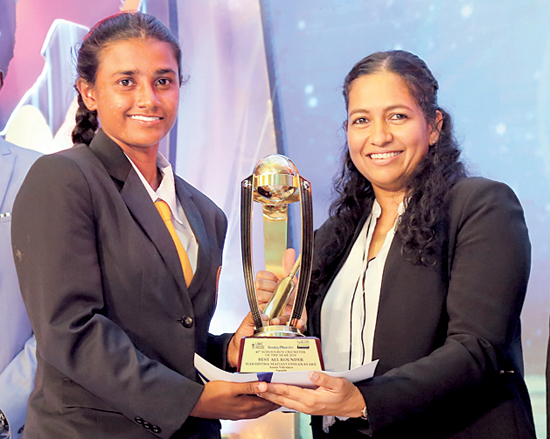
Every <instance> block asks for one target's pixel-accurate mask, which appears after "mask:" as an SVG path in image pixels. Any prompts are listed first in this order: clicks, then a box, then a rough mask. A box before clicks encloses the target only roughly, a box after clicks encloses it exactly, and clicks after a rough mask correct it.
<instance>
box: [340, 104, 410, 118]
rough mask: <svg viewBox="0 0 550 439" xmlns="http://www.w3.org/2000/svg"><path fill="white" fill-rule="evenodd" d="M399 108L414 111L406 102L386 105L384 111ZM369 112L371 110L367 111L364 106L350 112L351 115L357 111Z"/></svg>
mask: <svg viewBox="0 0 550 439" xmlns="http://www.w3.org/2000/svg"><path fill="white" fill-rule="evenodd" d="M399 109H405V110H409V111H413V109H412V108H410V107H409V106H407V105H405V104H398V105H390V106H389V107H385V108H384V111H393V110H399ZM368 112H369V111H367V110H365V109H363V108H358V109H356V110H353V111H352V112H351V113H349V116H353V115H354V114H356V113H368Z"/></svg>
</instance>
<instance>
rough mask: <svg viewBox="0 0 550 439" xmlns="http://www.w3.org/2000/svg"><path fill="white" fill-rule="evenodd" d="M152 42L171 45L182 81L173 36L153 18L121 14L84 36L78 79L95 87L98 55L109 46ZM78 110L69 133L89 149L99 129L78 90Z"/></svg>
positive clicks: (129, 13)
mask: <svg viewBox="0 0 550 439" xmlns="http://www.w3.org/2000/svg"><path fill="white" fill-rule="evenodd" d="M148 38H152V39H155V40H158V41H162V42H165V43H168V44H170V46H171V47H172V50H173V52H174V57H175V58H176V61H177V63H178V67H179V72H180V78H179V79H180V83H181V82H182V78H181V49H180V46H179V44H178V41H177V40H176V38H175V37H174V35H173V34H172V33H171V32H170V30H168V29H167V28H166V26H164V24H162V23H161V22H160V21H159V20H158V19H157V18H155V17H153V16H152V15H148V14H143V13H141V12H123V13H119V14H115V15H112V16H110V17H107V18H105V19H104V20H101V21H100V22H98V23H97V24H96V25H95V26H94V27H93V28H92V29H91V30H90V32H89V33H88V35H86V37H85V38H84V41H83V42H82V45H81V46H80V49H79V50H78V59H77V73H78V78H79V79H82V80H84V81H86V82H87V83H88V84H94V83H95V80H96V75H97V70H98V67H99V62H100V58H99V57H100V54H101V51H102V50H103V49H104V48H105V47H106V46H107V45H109V44H112V43H114V42H117V41H125V40H131V39H141V40H145V39H148ZM75 89H76V91H77V93H78V110H77V111H76V117H75V119H76V126H75V127H74V129H73V132H72V139H73V143H74V144H78V143H84V144H86V145H89V144H90V142H91V141H92V139H93V138H94V136H95V133H96V131H97V129H98V127H99V121H98V118H97V111H95V110H94V111H91V110H89V109H88V108H87V107H86V105H85V104H84V100H83V99H82V95H81V94H80V92H79V90H78V88H77V86H76V85H75Z"/></svg>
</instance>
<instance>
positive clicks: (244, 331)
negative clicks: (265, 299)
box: [227, 312, 267, 367]
mask: <svg viewBox="0 0 550 439" xmlns="http://www.w3.org/2000/svg"><path fill="white" fill-rule="evenodd" d="M262 320H264V321H267V316H265V315H263V314H262ZM252 335H254V319H253V318H252V313H251V312H249V313H248V314H247V316H246V317H245V318H244V320H243V321H242V323H241V325H240V326H239V328H238V329H237V331H236V332H235V334H234V335H233V337H232V338H231V341H230V342H229V346H228V347H227V362H228V363H229V365H230V366H231V367H237V366H238V364H239V353H240V351H241V339H242V338H243V337H250V336H252Z"/></svg>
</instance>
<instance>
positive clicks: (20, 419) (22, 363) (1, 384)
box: [0, 335, 36, 439]
mask: <svg viewBox="0 0 550 439" xmlns="http://www.w3.org/2000/svg"><path fill="white" fill-rule="evenodd" d="M35 371H36V339H35V337H34V335H33V336H32V337H31V338H29V339H28V340H27V342H26V343H25V346H24V348H23V350H22V351H21V352H19V354H17V356H16V357H15V358H14V359H13V360H12V361H11V362H10V364H8V366H7V367H6V368H5V369H4V370H3V371H2V373H1V374H0V389H1V391H0V410H2V412H3V413H4V415H5V416H6V419H7V420H8V424H9V426H10V434H11V439H21V438H22V437H23V426H24V425H25V418H26V416H27V401H28V399H29V395H30V394H31V392H32V389H33V383H34V373H35Z"/></svg>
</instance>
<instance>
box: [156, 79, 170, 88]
mask: <svg viewBox="0 0 550 439" xmlns="http://www.w3.org/2000/svg"><path fill="white" fill-rule="evenodd" d="M171 83H172V80H171V79H170V78H159V79H157V85H160V86H161V87H165V86H168V85H170V84H171Z"/></svg>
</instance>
